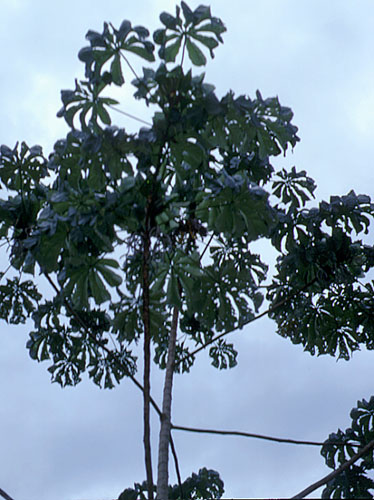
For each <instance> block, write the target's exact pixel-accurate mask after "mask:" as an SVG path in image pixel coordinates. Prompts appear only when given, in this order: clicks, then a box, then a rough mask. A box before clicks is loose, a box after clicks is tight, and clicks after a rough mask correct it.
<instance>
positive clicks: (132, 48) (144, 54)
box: [125, 45, 155, 62]
mask: <svg viewBox="0 0 374 500" xmlns="http://www.w3.org/2000/svg"><path fill="white" fill-rule="evenodd" d="M125 50H127V51H128V52H133V53H134V54H136V55H138V56H140V57H141V58H143V59H145V60H146V61H149V62H153V61H154V60H155V56H154V55H153V52H151V51H150V50H147V49H146V48H144V47H139V46H138V45H126V47H125Z"/></svg>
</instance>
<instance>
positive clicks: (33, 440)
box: [0, 0, 374, 500]
mask: <svg viewBox="0 0 374 500" xmlns="http://www.w3.org/2000/svg"><path fill="white" fill-rule="evenodd" d="M189 5H190V6H191V7H193V8H195V7H196V6H197V5H199V2H197V1H195V0H193V1H192V0H191V1H190V2H189ZM174 6H175V1H171V0H169V1H167V0H157V1H156V0H138V1H137V2H129V1H126V0H106V1H105V2H103V1H101V0H100V1H99V0H74V1H73V0H64V1H63V2H50V1H47V0H32V1H31V0H0V11H1V17H0V60H1V69H0V113H1V120H0V144H7V145H8V146H10V147H13V146H14V144H15V142H16V141H17V140H25V141H26V142H27V143H28V144H29V145H30V146H31V145H33V144H41V145H42V146H43V148H44V149H45V153H46V154H47V155H48V154H49V152H50V151H51V149H52V146H53V144H54V142H55V141H56V140H57V139H59V138H62V137H64V136H65V134H66V132H67V128H66V127H65V125H64V122H63V121H62V120H61V119H58V118H56V112H57V111H58V109H59V108H60V107H61V102H60V90H61V89H69V88H73V87H74V78H75V77H81V76H82V72H83V65H82V64H81V63H80V62H79V61H78V59H77V57H76V55H77V53H78V51H79V49H80V48H81V47H83V46H84V45H86V41H85V39H84V36H85V34H86V32H87V30H88V29H94V30H97V31H101V30H102V23H103V21H104V20H107V21H111V22H113V24H114V25H115V26H119V24H120V23H121V21H122V20H123V19H129V20H131V21H132V23H133V24H141V25H144V26H147V27H149V28H150V30H151V31H153V30H154V29H155V28H156V27H158V26H159V21H158V15H159V13H160V12H161V11H162V10H167V11H169V12H172V13H173V11H174ZM211 7H212V12H213V15H216V16H218V17H221V18H222V19H223V21H224V23H225V24H226V26H227V29H228V32H227V33H225V34H224V40H225V43H224V45H223V46H221V47H220V48H218V50H216V58H215V59H214V60H213V61H210V62H209V63H208V68H207V78H206V79H207V81H208V82H211V83H214V84H215V85H216V87H217V93H218V95H222V94H224V93H226V91H227V90H229V89H230V88H232V89H233V90H234V91H235V92H236V93H237V94H240V93H245V94H248V95H249V96H253V95H254V93H255V91H256V89H260V90H261V92H262V95H263V96H264V97H272V96H274V95H278V96H279V99H280V101H281V103H282V104H283V105H286V106H290V107H291V108H292V109H293V111H294V113H295V118H294V123H295V124H296V125H297V126H298V127H299V136H300V137H301V142H300V143H299V144H298V145H297V147H296V149H295V151H294V152H293V153H291V152H290V153H289V154H288V156H287V158H286V159H285V160H280V162H279V163H278V165H280V164H282V165H287V166H288V167H291V166H293V165H296V166H297V168H298V169H305V170H307V172H308V174H309V175H310V176H311V177H313V178H314V179H315V180H316V182H317V185H318V189H317V191H316V197H317V201H320V200H321V199H326V198H327V199H328V198H329V196H330V195H336V194H346V193H347V192H348V191H349V190H350V189H354V190H355V191H356V193H357V194H359V193H366V194H369V195H372V196H374V183H373V180H374V169H373V165H372V147H373V144H374V141H373V129H374V65H373V54H374V35H373V25H374V2H373V1H372V0H357V1H355V2H353V1H351V0H330V1H329V2H326V1H325V0H313V1H312V2H311V1H307V0H304V1H300V0H261V2H258V1H254V0H232V1H231V2H227V0H212V2H211ZM141 64H142V63H141V62H140V63H139V66H138V67H139V68H140V65H141ZM129 80H131V77H130V76H129ZM131 96H132V89H131V87H130V86H129V88H128V89H127V90H125V91H124V92H123V93H122V95H121V108H122V109H124V110H126V111H128V112H131V113H134V114H136V115H137V116H139V117H142V118H144V119H147V118H148V117H149V116H148V114H147V110H146V109H144V108H142V107H141V104H139V103H138V102H133V101H132V98H131ZM112 117H113V118H114V121H115V123H117V124H120V125H123V126H126V128H128V129H131V130H136V129H137V128H138V125H137V123H136V122H132V121H130V120H129V119H125V118H123V117H122V116H121V115H118V117H117V116H115V115H114V114H113V113H112ZM275 164H277V163H276V162H275ZM368 241H369V242H371V243H373V232H372V234H371V235H369V239H368ZM259 249H260V250H261V251H262V252H264V253H265V252H267V249H266V248H265V246H263V247H261V246H259ZM266 255H269V257H270V254H268V253H266ZM6 267H7V262H6V261H5V260H4V262H0V270H1V271H3V270H5V269H6ZM40 288H41V289H42V290H43V291H44V290H46V291H48V287H47V284H45V283H43V282H42V281H41V282H40ZM30 327H31V324H28V325H24V326H23V325H21V326H16V327H15V326H12V325H7V324H5V323H2V324H0V488H3V489H4V490H5V491H7V492H8V493H9V494H10V495H11V496H12V497H14V499H15V500H109V499H114V498H116V497H117V496H118V495H119V493H120V492H121V491H122V490H123V489H124V488H126V487H128V486H131V485H132V484H133V482H134V481H138V482H140V481H142V480H143V479H144V476H145V473H144V465H143V448H142V395H141V393H140V392H139V391H138V390H137V389H136V388H135V387H134V386H133V385H132V382H131V381H130V380H125V379H124V380H123V382H122V384H121V386H120V387H116V388H115V389H114V390H112V391H109V390H105V391H104V390H100V389H99V388H97V387H96V386H94V385H93V383H92V382H91V381H89V380H84V381H83V382H82V383H81V384H80V385H78V386H77V387H75V388H66V389H61V388H60V386H58V385H57V384H51V383H50V377H49V373H48V372H47V370H46V368H47V366H48V365H47V364H46V363H44V364H43V363H42V364H40V365H39V364H38V363H36V362H35V361H32V360H31V359H30V358H29V356H28V351H27V350H26V348H25V344H26V341H27V336H28V331H29V329H30ZM230 340H232V341H234V343H235V346H236V348H237V350H238V351H239V359H238V361H239V364H238V366H237V367H236V368H234V369H233V370H231V371H229V372H227V371H226V372H218V371H217V370H215V369H214V368H213V367H211V366H210V364H209V360H208V358H207V356H206V355H205V354H204V353H202V354H200V357H198V359H197V362H196V365H195V367H194V368H193V370H192V372H191V373H190V374H189V375H188V374H186V375H179V376H176V379H175V385H174V399H173V417H172V419H173V422H174V423H175V424H179V425H189V426H200V427H210V428H217V429H227V430H230V429H231V430H234V429H235V430H242V431H247V432H253V433H260V434H268V435H273V436H280V437H289V438H294V439H303V440H316V441H323V440H324V439H326V438H327V436H328V434H329V433H330V432H334V431H336V430H337V428H338V427H340V428H342V429H343V430H344V429H345V428H346V427H347V426H349V423H350V418H349V412H350V410H351V408H352V407H353V406H355V405H356V403H357V400H358V399H362V398H366V399H368V398H370V396H371V395H372V394H374V387H373V373H374V368H373V360H374V353H370V352H365V351H363V352H358V353H355V355H354V357H353V359H352V360H350V361H349V362H346V361H343V360H342V361H339V362H338V363H337V362H336V360H335V359H333V358H331V357H320V358H314V357H312V356H311V355H310V354H309V353H304V352H303V349H302V347H300V346H294V345H292V344H291V343H290V341H288V340H285V339H282V338H281V337H279V336H277V335H276V333H275V325H274V324H273V323H272V322H271V321H269V320H267V319H261V320H260V321H258V322H255V323H253V324H252V325H249V326H247V327H246V328H244V329H243V330H242V331H241V332H237V333H234V334H231V335H230ZM161 385H162V374H160V373H158V372H157V371H156V370H153V380H152V394H153V397H154V398H155V399H156V400H157V401H158V402H160V401H161ZM158 431H159V426H158V421H157V419H156V417H155V416H154V418H153V438H154V444H153V453H154V468H155V470H156V456H157V454H156V452H157V446H156V445H157V438H158ZM173 435H174V439H175V444H176V448H177V452H178V455H179V461H180V467H181V472H182V475H183V477H186V476H188V475H190V474H191V472H193V471H196V472H197V471H198V469H199V468H200V467H203V466H206V467H208V468H213V469H216V470H218V471H219V472H220V474H221V477H222V478H223V480H224V482H225V490H226V493H225V497H239V498H240V497H241V498H243V497H289V496H292V495H295V494H296V493H297V492H298V491H300V490H302V489H304V488H305V487H306V486H308V485H309V484H310V483H312V482H315V481H316V480H318V479H319V478H320V477H322V476H324V475H325V474H327V473H328V472H329V471H330V470H329V469H327V467H326V466H325V465H324V460H323V458H322V457H321V456H320V454H319V449H318V448H314V447H307V446H295V445H289V444H277V443H270V442H265V441H258V440H253V439H246V438H239V437H226V436H222V437H220V436H210V435H201V434H200V435H199V434H186V433H182V432H181V431H174V434H173ZM170 470H171V481H174V473H173V463H172V462H171V466H170ZM312 496H314V497H316V496H318V492H315V493H314V494H313V495H312Z"/></svg>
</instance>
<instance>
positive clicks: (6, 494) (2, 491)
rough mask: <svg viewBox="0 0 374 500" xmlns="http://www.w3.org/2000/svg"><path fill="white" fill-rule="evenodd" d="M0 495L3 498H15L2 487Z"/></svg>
mask: <svg viewBox="0 0 374 500" xmlns="http://www.w3.org/2000/svg"><path fill="white" fill-rule="evenodd" d="M0 496H1V497H3V498H5V500H13V498H12V497H10V496H9V495H8V493H5V491H4V490H2V489H1V488H0Z"/></svg>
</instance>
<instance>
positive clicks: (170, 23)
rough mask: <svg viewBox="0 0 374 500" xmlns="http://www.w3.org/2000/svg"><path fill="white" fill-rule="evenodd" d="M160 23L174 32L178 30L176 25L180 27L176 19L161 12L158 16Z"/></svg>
mask: <svg viewBox="0 0 374 500" xmlns="http://www.w3.org/2000/svg"><path fill="white" fill-rule="evenodd" d="M160 21H161V22H162V24H164V25H165V26H166V27H167V28H168V29H170V30H175V31H176V30H178V25H180V22H178V20H177V18H175V17H173V16H172V15H171V14H168V13H167V12H162V13H161V14H160Z"/></svg>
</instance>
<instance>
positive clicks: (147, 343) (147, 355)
mask: <svg viewBox="0 0 374 500" xmlns="http://www.w3.org/2000/svg"><path fill="white" fill-rule="evenodd" d="M149 248H150V239H149V234H148V232H147V233H146V234H145V237H144V248H143V324H144V351H143V352H144V377H143V387H144V391H143V422H144V434H143V443H144V458H145V469H146V475H147V490H148V500H153V473H152V455H151V432H150V429H151V425H150V416H149V413H150V411H149V410H150V371H151V332H150V316H149V314H150V312H149V272H148V271H149Z"/></svg>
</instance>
